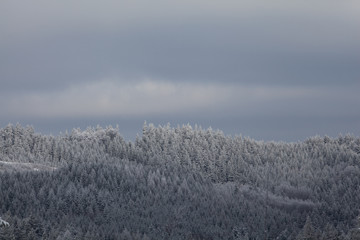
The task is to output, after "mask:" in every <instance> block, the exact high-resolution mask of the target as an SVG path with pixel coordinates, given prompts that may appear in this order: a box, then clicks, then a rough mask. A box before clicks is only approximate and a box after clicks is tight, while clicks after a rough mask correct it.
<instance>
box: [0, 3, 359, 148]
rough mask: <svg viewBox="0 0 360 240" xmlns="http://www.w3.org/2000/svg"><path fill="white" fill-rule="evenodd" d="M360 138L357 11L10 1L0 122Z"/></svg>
mask: <svg viewBox="0 0 360 240" xmlns="http://www.w3.org/2000/svg"><path fill="white" fill-rule="evenodd" d="M145 120H146V121H147V122H152V123H154V124H155V125H158V124H166V123H168V122H169V123H171V124H172V125H173V126H176V125H177V124H180V125H181V124H186V123H191V124H198V125H201V126H202V127H203V128H208V127H210V126H211V127H212V128H214V129H221V130H223V131H224V132H225V133H226V134H231V135H240V134H242V135H244V136H250V137H252V138H255V139H258V140H283V141H298V140H303V139H305V138H307V137H310V136H314V135H316V134H320V135H325V134H327V135H330V136H338V134H340V133H342V134H346V133H352V134H354V135H357V136H359V135H360V2H359V1H358V0H354V1H347V0H342V1H337V0H313V1H304V0H291V1H286V0H279V1H277V0H271V1H269V0H244V1H243V0H231V1H230V0H222V1H215V0H206V1H205V0H191V1H190V0H181V1H169V0H151V1H148V0H141V1H137V0H128V1H121V0H108V1H90V0H78V1H70V0H61V1H55V0H54V1H49V0H32V1H14V0H2V1H0V123H1V127H4V126H6V125H7V124H8V123H9V122H12V123H16V122H19V123H21V124H23V125H26V124H30V125H33V126H34V127H35V129H36V130H37V131H40V132H42V133H46V134H48V133H52V134H58V133H59V132H60V131H62V132H64V131H65V130H66V129H68V130H71V129H72V128H74V127H81V128H85V127H86V126H88V125H93V126H94V125H95V126H96V125H97V124H100V125H102V126H106V125H108V124H112V125H116V124H119V128H120V131H121V133H122V134H123V135H124V136H125V137H126V138H127V139H133V138H134V137H135V135H136V134H137V133H138V132H141V128H142V124H143V122H144V121H145Z"/></svg>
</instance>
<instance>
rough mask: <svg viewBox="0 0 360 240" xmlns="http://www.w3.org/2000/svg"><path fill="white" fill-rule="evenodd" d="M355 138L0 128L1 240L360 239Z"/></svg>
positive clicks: (359, 149) (185, 129)
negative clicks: (132, 135) (291, 139)
mask: <svg viewBox="0 0 360 240" xmlns="http://www.w3.org/2000/svg"><path fill="white" fill-rule="evenodd" d="M359 209H360V139H359V138H357V137H353V136H340V137H338V138H329V137H326V136H325V137H312V138H309V139H307V140H306V141H304V142H297V143H282V142H260V141H255V140H252V139H249V138H246V137H241V136H238V137H230V136H225V135H224V134H223V133H222V132H221V131H213V130H211V129H206V130H204V129H201V128H200V127H194V128H193V127H191V126H189V125H185V126H182V127H177V128H172V127H170V126H169V125H167V126H159V127H154V126H153V125H151V124H150V125H147V124H144V127H143V133H142V135H141V136H139V137H137V138H136V140H135V141H134V142H127V141H125V140H124V139H123V138H122V137H121V135H120V133H119V130H118V129H116V128H112V127H107V128H105V129H103V128H101V127H96V128H88V129H86V130H85V131H81V130H80V129H74V130H73V131H72V132H71V133H68V134H64V135H61V136H56V137H54V136H46V135H40V134H37V133H35V131H34V129H33V128H31V127H26V128H24V127H22V126H20V125H15V126H14V125H8V126H7V127H5V128H2V129H0V216H1V217H2V219H3V220H4V221H6V222H8V223H9V224H10V226H3V227H0V239H11V238H15V239H302V238H304V237H307V239H360V231H359V227H360V225H359V224H360V223H359V221H358V216H359V215H360V212H359Z"/></svg>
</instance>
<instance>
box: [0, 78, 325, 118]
mask: <svg viewBox="0 0 360 240" xmlns="http://www.w3.org/2000/svg"><path fill="white" fill-rule="evenodd" d="M319 95H321V91H319V90H316V89H314V88H311V89H307V88H298V87H297V88H295V87H268V86H267V87H265V86H264V87H263V86H257V85H239V84H219V83H207V84H204V83H196V84H192V83H188V82H184V83H180V82H166V81H157V80H151V79H147V80H143V81H140V82H137V83H134V84H131V83H129V82H127V83H124V82H117V81H113V80H103V81H98V82H92V83H86V84H77V85H73V86H71V87H69V88H67V89H65V90H63V91H58V92H40V93H39V92H27V93H22V95H11V96H8V97H7V98H10V101H7V103H6V104H5V103H4V101H2V103H1V105H2V106H1V107H2V108H3V109H7V114H10V115H17V116H19V117H50V118H52V117H101V116H107V117H133V116H140V117H141V116H143V117H145V116H147V115H155V114H172V113H180V114H181V113H184V114H185V113H194V112H197V113H198V112H199V111H212V112H221V111H222V109H224V108H229V107H235V109H237V111H241V112H242V113H244V114H246V113H251V112H252V111H254V110H259V109H260V108H264V105H266V104H269V103H271V102H274V103H276V102H278V101H291V100H295V99H311V98H313V97H315V96H319ZM4 97H5V96H4Z"/></svg>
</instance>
